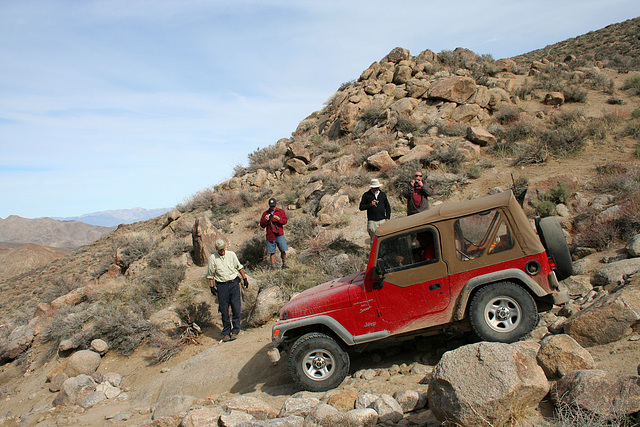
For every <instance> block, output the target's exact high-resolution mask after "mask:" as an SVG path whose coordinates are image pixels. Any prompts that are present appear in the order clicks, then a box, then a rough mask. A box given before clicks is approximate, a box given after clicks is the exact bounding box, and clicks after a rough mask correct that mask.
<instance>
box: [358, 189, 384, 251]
mask: <svg viewBox="0 0 640 427" xmlns="http://www.w3.org/2000/svg"><path fill="white" fill-rule="evenodd" d="M369 187H370V188H369V191H367V192H365V193H364V194H363V195H362V200H360V210H361V211H367V232H369V237H371V242H373V236H374V235H375V233H376V229H377V228H378V227H379V226H380V225H381V224H382V223H383V222H385V221H387V220H389V219H390V218H391V205H390V204H389V200H388V199H387V195H386V194H385V193H384V192H383V191H382V190H380V181H379V180H378V179H377V178H374V179H372V180H371V184H370V185H369Z"/></svg>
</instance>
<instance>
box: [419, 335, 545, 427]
mask: <svg viewBox="0 0 640 427" xmlns="http://www.w3.org/2000/svg"><path fill="white" fill-rule="evenodd" d="M549 388H550V386H549V382H548V381H547V377H546V376H545V374H544V371H543V370H542V368H541V367H540V366H538V364H537V363H536V361H535V360H533V359H532V358H531V357H529V356H527V355H525V354H524V353H523V352H521V351H520V350H519V349H518V348H517V347H516V346H511V345H509V344H503V343H489V342H480V343H476V344H470V345H466V346H463V347H460V348H458V349H455V350H452V351H448V352H446V353H445V354H444V355H443V356H442V359H440V362H439V363H438V364H437V365H436V367H435V369H434V370H433V375H432V378H431V381H430V387H429V408H430V409H432V410H433V413H434V415H435V416H436V418H437V419H438V420H439V421H441V422H442V421H450V422H453V423H457V424H461V425H465V426H470V425H474V426H478V425H503V424H506V423H507V422H508V421H509V420H511V419H514V418H516V417H517V416H518V415H521V414H523V413H525V412H526V411H527V410H529V409H531V408H535V407H537V406H538V404H539V403H540V401H541V400H542V399H543V398H544V397H545V395H546V394H547V393H548V392H549Z"/></svg>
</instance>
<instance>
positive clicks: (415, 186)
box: [402, 171, 432, 215]
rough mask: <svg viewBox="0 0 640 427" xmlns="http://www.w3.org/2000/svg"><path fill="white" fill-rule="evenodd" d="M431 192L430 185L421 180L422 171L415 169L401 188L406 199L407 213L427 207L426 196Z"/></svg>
mask: <svg viewBox="0 0 640 427" xmlns="http://www.w3.org/2000/svg"><path fill="white" fill-rule="evenodd" d="M431 194H432V191H431V187H429V186H428V185H426V184H425V183H424V182H423V181H422V172H420V171H417V172H416V173H415V175H414V176H413V179H412V180H411V181H410V182H409V183H408V184H407V186H406V187H405V188H404V190H402V195H403V196H404V197H405V198H406V199H407V215H413V214H415V213H418V212H422V211H426V210H427V209H429V201H428V200H427V197H428V196H430V195H431Z"/></svg>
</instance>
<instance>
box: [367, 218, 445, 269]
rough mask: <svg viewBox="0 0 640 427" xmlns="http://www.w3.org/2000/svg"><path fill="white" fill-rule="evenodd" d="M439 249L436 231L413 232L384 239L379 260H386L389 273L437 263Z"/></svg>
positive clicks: (427, 229) (421, 230)
mask: <svg viewBox="0 0 640 427" xmlns="http://www.w3.org/2000/svg"><path fill="white" fill-rule="evenodd" d="M438 247H439V246H438V240H437V234H436V232H435V230H434V229H432V228H425V229H420V230H413V231H411V232H409V233H404V234H401V235H398V236H393V237H389V238H387V239H384V240H383V241H382V242H381V243H380V248H379V251H378V258H382V259H383V260H384V262H385V265H386V266H387V269H388V271H398V270H403V269H406V268H411V267H415V266H418V265H425V264H430V263H434V262H437V261H438V259H439V250H438Z"/></svg>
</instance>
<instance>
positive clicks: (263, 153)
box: [245, 144, 287, 173]
mask: <svg viewBox="0 0 640 427" xmlns="http://www.w3.org/2000/svg"><path fill="white" fill-rule="evenodd" d="M286 152H287V147H286V146H285V145H284V144H273V145H269V146H267V147H264V148H259V149H257V150H255V151H254V152H252V153H251V154H249V156H248V157H249V165H248V166H247V168H246V171H245V173H251V172H255V171H257V170H258V169H264V170H266V171H267V172H275V171H276V170H278V169H279V168H280V167H282V159H283V158H284V155H285V154H286Z"/></svg>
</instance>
